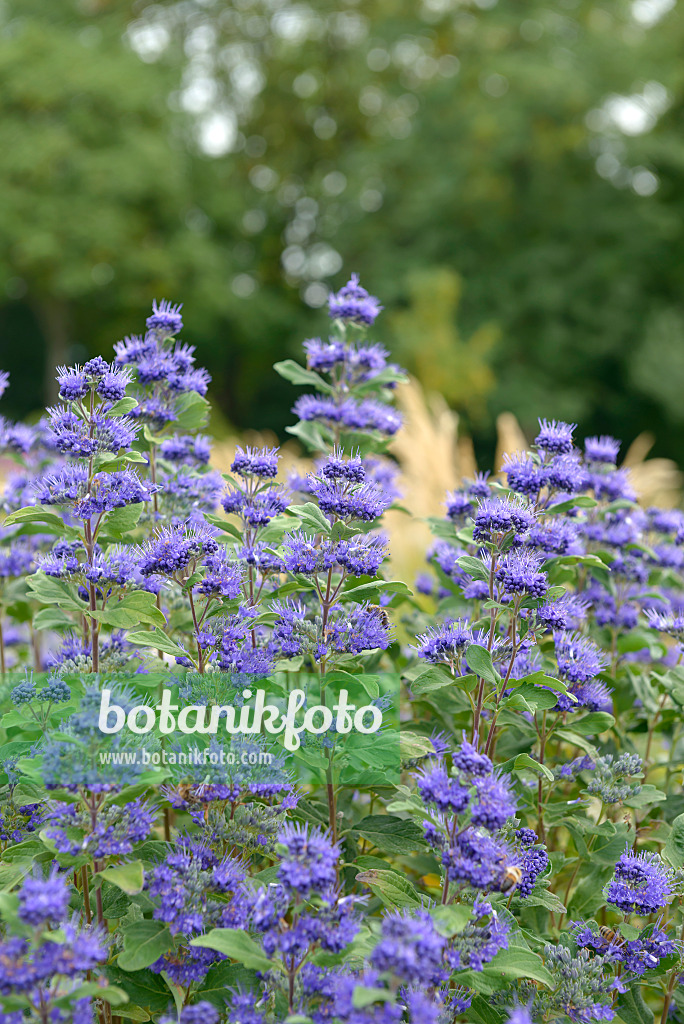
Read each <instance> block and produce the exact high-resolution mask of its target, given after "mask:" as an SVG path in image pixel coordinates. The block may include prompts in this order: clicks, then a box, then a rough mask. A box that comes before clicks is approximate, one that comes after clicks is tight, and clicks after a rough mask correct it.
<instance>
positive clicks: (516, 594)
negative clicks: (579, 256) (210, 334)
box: [0, 276, 684, 1024]
mask: <svg viewBox="0 0 684 1024" xmlns="http://www.w3.org/2000/svg"><path fill="white" fill-rule="evenodd" d="M381 310H382V307H381V306H380V304H379V302H378V300H377V299H375V298H374V297H373V296H370V295H369V294H368V293H367V292H366V291H365V290H364V289H363V288H362V287H361V285H360V284H359V281H358V279H357V278H356V277H355V276H353V277H352V279H351V280H350V282H349V283H348V284H347V285H346V286H345V287H344V288H342V289H341V291H340V292H339V293H337V294H336V295H333V296H331V299H330V315H331V319H332V335H331V337H329V338H328V339H327V340H321V339H311V340H309V341H307V342H305V345H304V348H305V353H306V360H305V365H300V364H299V363H297V362H294V361H292V360H287V361H285V362H282V363H279V364H277V366H276V370H277V372H278V373H280V374H281V375H282V376H283V377H284V378H286V379H287V380H289V381H291V382H292V383H293V384H294V385H296V386H298V387H304V388H306V389H308V390H307V391H305V392H304V393H301V394H300V395H299V397H298V398H297V399H296V401H295V403H294V412H295V414H296V416H297V417H298V421H297V423H296V424H295V425H294V426H293V427H291V428H289V429H290V433H292V434H293V435H295V436H296V437H297V438H299V439H300V441H301V442H302V444H303V445H304V446H306V447H307V448H308V449H309V450H310V451H311V452H312V453H313V458H314V464H313V469H312V471H311V472H310V473H308V474H306V475H305V476H292V477H290V479H288V480H284V479H282V475H281V472H280V458H279V453H278V449H275V448H274V449H270V448H266V449H256V448H250V447H247V448H238V450H237V452H236V454H235V458H234V461H233V464H232V470H231V474H230V476H229V477H226V478H224V477H222V476H221V475H220V474H219V473H217V472H216V471H215V470H213V469H211V465H210V462H211V459H210V453H211V441H210V439H209V438H208V437H207V436H205V435H203V434H202V433H201V431H202V429H203V428H204V426H205V423H206V419H207V411H208V403H207V400H206V397H205V395H206V392H207V387H208V384H209V379H208V376H207V374H206V372H205V371H204V370H202V369H201V368H198V367H197V366H196V364H195V356H194V351H193V349H192V347H191V346H188V345H186V344H184V343H182V342H180V341H179V340H178V335H179V333H180V331H181V329H182V326H183V324H182V316H181V310H180V307H177V306H173V305H171V304H169V303H168V302H161V303H159V304H157V303H155V304H154V307H153V312H152V315H151V316H150V317H149V318H148V319H147V324H146V331H145V333H144V335H141V336H135V337H129V338H126V339H124V340H123V341H121V342H119V343H117V344H116V345H115V347H114V359H113V360H112V361H111V362H109V363H108V362H106V361H105V360H104V359H102V358H101V357H97V358H95V359H91V360H89V361H88V362H87V363H86V364H85V365H84V366H82V367H81V366H74V367H60V368H59V369H58V371H57V380H58V382H59V394H60V402H59V404H58V405H56V406H54V407H53V408H51V409H48V410H47V413H46V416H45V418H44V419H43V420H41V421H40V422H39V423H38V424H37V425H33V426H28V425H23V424H12V423H9V422H7V421H6V420H3V421H2V423H1V424H0V427H1V429H0V439H1V441H2V446H3V450H4V453H5V454H6V455H7V457H8V459H11V460H12V463H13V468H12V471H11V472H10V473H9V474H8V476H7V479H6V481H5V484H4V492H3V497H2V503H3V509H4V512H5V520H4V525H3V527H2V536H1V537H0V669H1V672H2V689H1V691H0V692H1V694H2V699H3V708H4V714H3V717H2V720H1V721H0V729H1V730H2V732H1V735H0V766H1V768H2V776H1V779H0V782H1V784H2V793H3V799H2V808H1V812H0V813H1V817H0V918H1V919H2V938H1V940H0V1002H1V1004H2V1007H3V1009H2V1012H1V1013H0V1021H2V1022H4V1024H20V1022H22V1024H23V1022H41V1024H48V1022H50V1024H52V1022H55V1024H59V1022H69V1021H71V1022H73V1024H86V1022H87V1024H94V1022H97V1024H123V1022H124V1021H155V1022H158V1024H170V1022H180V1024H285V1022H289V1024H307V1022H309V1024H325V1022H332V1024H334V1022H340V1024H456V1022H459V1021H461V1022H478V1024H506V1022H508V1024H540V1022H551V1021H559V1022H562V1021H568V1020H570V1021H575V1022H580V1024H588V1022H591V1021H605V1020H615V1021H617V1022H620V1021H622V1024H649V1022H653V1021H654V1019H655V1018H656V1017H657V1019H658V1020H660V1021H661V1022H664V1021H666V1020H669V1019H672V1020H674V1021H677V1020H683V1019H684V990H682V989H681V987H680V979H681V977H682V975H683V974H684V960H683V953H682V951H683V950H684V926H683V923H682V910H681V897H682V894H683V892H684V801H683V799H682V796H681V792H680V788H681V777H682V757H681V753H682V745H683V743H684V737H683V735H682V710H681V709H682V706H683V705H684V666H682V664H681V662H682V653H683V650H684V649H683V647H682V643H683V641H684V577H683V575H682V566H683V564H684V514H682V513H681V512H679V511H678V510H664V509H655V508H651V509H642V508H640V507H639V505H638V504H637V502H636V500H635V495H634V493H633V491H632V489H631V487H630V483H629V477H628V475H627V474H626V472H625V471H624V470H621V469H618V468H617V458H618V451H619V444H618V442H617V441H614V440H613V439H612V438H608V437H594V438H588V439H587V440H586V441H585V442H584V443H583V445H582V444H580V441H579V440H578V439H577V438H576V437H575V428H574V427H573V426H572V425H570V424H567V423H560V422H556V421H552V422H548V421H545V420H542V421H541V422H540V428H539V433H538V435H537V437H536V439H535V442H534V445H533V446H532V450H531V451H528V452H521V453H517V454H515V455H508V456H506V459H505V462H504V465H503V467H501V468H500V472H499V474H498V475H496V476H493V477H490V476H489V474H486V473H485V474H480V475H478V477H477V478H476V479H475V480H472V481H466V482H465V483H464V486H463V487H462V489H460V490H458V491H457V492H455V493H451V494H448V495H446V498H445V515H444V516H443V517H441V518H438V519H435V520H434V521H433V522H432V523H431V525H432V529H433V532H434V535H435V541H434V544H433V545H432V547H431V548H430V550H429V551H428V552H427V553H426V558H427V563H428V572H426V573H423V574H421V576H420V577H419V579H418V581H417V582H416V583H415V584H414V585H413V587H410V586H408V585H407V583H406V582H405V581H398V580H393V579H391V577H390V575H389V572H388V558H389V556H390V555H391V552H389V551H388V542H387V539H386V537H385V536H384V535H383V532H382V519H383V516H384V514H385V513H386V512H387V511H388V510H389V509H391V508H392V507H395V506H396V505H397V502H398V500H399V499H400V486H399V485H398V484H397V481H396V477H397V466H396V464H395V463H394V462H393V461H392V458H391V456H390V455H389V454H388V450H389V446H390V442H391V438H392V437H393V435H394V434H395V433H396V432H397V431H398V430H399V429H400V427H401V418H400V415H399V414H398V412H397V411H396V409H395V408H394V405H393V396H394V391H395V389H396V388H397V387H398V386H401V383H402V381H403V379H404V375H403V372H402V371H401V369H399V368H398V367H397V366H395V365H394V364H393V363H392V362H391V361H390V359H389V355H388V353H387V352H386V351H385V350H384V348H382V346H380V345H378V344H376V343H373V342H372V341H369V340H368V338H367V335H368V332H369V331H370V330H371V329H372V327H373V324H374V321H375V319H376V317H377V316H378V315H379V314H380V312H381ZM7 383H8V382H7V376H6V375H5V374H0V389H4V387H6V386H7ZM8 464H9V463H8ZM498 468H499V467H497V469H498ZM408 528H410V525H408V521H407V529H408ZM266 690H268V692H269V694H270V695H272V696H273V699H275V700H276V701H280V705H279V706H281V707H283V708H285V706H286V705H287V707H289V706H290V705H289V703H288V702H289V701H291V700H292V699H293V698H295V703H296V705H297V708H298V709H299V710H300V712H301V713H303V714H304V716H305V718H304V721H305V725H306V728H304V727H303V728H304V731H303V733H302V735H301V737H300V738H299V740H298V742H297V743H295V744H288V743H287V742H286V739H285V738H284V736H285V735H286V733H285V734H281V733H280V732H279V731H278V730H275V731H271V733H270V735H267V734H266V733H265V732H262V731H260V730H259V729H257V728H256V726H255V727H254V728H252V727H251V726H250V723H252V724H253V723H254V722H255V721H256V710H255V705H253V703H252V702H253V700H255V699H261V697H263V695H264V693H265V691H266ZM105 695H106V705H105V704H103V700H104V697H105ZM348 699H349V700H353V701H355V703H354V704H353V706H352V705H349V704H346V703H345V701H347V700H348ZM317 701H319V702H320V703H316V702H317ZM349 707H352V710H351V711H350V710H348V708H349ZM357 707H358V708H359V710H358V711H353V708H357ZM103 708H105V711H104V712H103ZM276 710H277V709H276ZM157 712H159V714H157ZM333 712H336V717H333ZM392 714H394V715H395V716H396V717H395V719H394V720H393V719H392V717H391V716H392ZM112 715H113V716H114V718H115V719H116V722H115V724H114V725H112V723H111V721H110V718H111V716H112ZM250 716H253V717H250ZM379 720H382V722H383V723H384V724H383V725H382V726H380V727H378V725H377V721H379ZM398 720H400V721H401V728H400V729H399V728H398V726H397V724H396V723H397V721H398ZM392 721H394V724H390V723H392ZM374 723H375V724H374ZM371 733H372V735H371ZM298 735H299V734H298Z"/></svg>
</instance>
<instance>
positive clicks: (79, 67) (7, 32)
mask: <svg viewBox="0 0 684 1024" xmlns="http://www.w3.org/2000/svg"><path fill="white" fill-rule="evenodd" d="M126 14H127V11H126V5H123V4H113V3H106V2H96V3H91V4H83V5H79V4H74V3H71V2H68V0H50V3H49V4H46V3H38V2H35V0H33V2H32V0H21V3H17V4H15V3H12V2H10V3H6V4H4V5H3V11H2V19H3V25H2V28H3V31H2V33H0V92H1V93H2V96H3V117H2V119H1V120H0V236H1V237H2V242H3V244H2V246H1V247H0V289H2V290H4V291H5V292H6V294H7V295H8V296H9V297H10V298H15V299H23V301H24V302H25V304H27V305H28V306H29V307H30V309H31V310H32V311H33V313H34V315H35V317H36V319H37V321H38V324H39V327H40V329H41V331H42V334H43V337H44V339H45V342H46V352H45V372H46V379H45V382H44V387H45V392H46V395H51V394H53V386H54V367H55V365H57V364H58V363H64V362H65V361H66V360H67V359H68V358H69V357H70V355H72V354H73V351H72V350H73V347H74V344H75V343H76V342H77V341H80V337H85V338H88V341H89V342H90V339H91V338H92V337H94V338H95V340H96V342H98V341H100V342H104V338H103V335H104V334H107V333H108V334H109V337H108V339H107V341H108V342H109V343H111V341H112V337H111V333H110V332H111V331H112V328H113V327H114V326H115V325H117V324H121V325H122V326H123V324H124V323H125V322H126V320H127V319H128V318H127V317H126V315H125V314H126V313H131V311H132V310H135V316H134V317H131V318H130V319H128V323H129V324H135V325H138V324H140V322H141V316H142V315H144V311H145V310H146V309H147V307H148V306H149V303H150V299H151V297H152V296H154V295H156V296H157V297H159V298H161V296H162V294H166V295H174V296H175V294H176V293H178V291H180V290H181V289H182V290H185V289H188V290H190V291H191V292H192V293H193V295H194V296H195V301H196V302H197V301H198V299H199V298H200V297H201V298H203V300H204V301H206V302H207V303H209V304H210V307H212V308H213V309H214V310H217V309H218V310H225V301H224V302H223V303H222V302H221V293H222V292H225V290H226V287H225V280H226V266H225V264H226V259H225V256H226V252H225V249H224V248H222V247H221V246H219V245H217V244H216V242H215V241H214V240H212V238H211V235H210V233H209V232H207V231H204V230H197V229H195V230H193V226H194V223H195V221H198V219H199V218H201V217H202V216H203V215H202V214H201V210H200V209H199V206H198V200H199V197H200V196H201V195H202V185H203V175H202V165H201V162H198V161H197V159H196V158H194V157H193V156H192V154H190V153H189V152H188V150H187V148H186V147H184V146H183V145H182V144H179V143H178V141H176V140H174V137H173V135H172V131H171V127H172V126H171V125H170V123H169V116H168V105H167V97H168V94H169V92H170V91H171V88H172V85H173V82H174V78H173V76H172V75H171V74H169V73H168V72H166V71H163V70H162V69H159V71H158V72H157V73H156V74H155V75H154V76H151V75H150V73H149V69H148V68H146V67H145V66H144V65H143V64H141V62H140V60H139V58H138V57H137V56H136V55H135V54H133V53H131V52H130V50H128V49H127V48H126V47H124V45H123V43H122V34H123V32H124V30H125V28H126ZM7 340H8V339H7V338H5V343H7ZM77 351H78V349H77ZM25 356H26V351H24V357H25ZM35 369H36V368H35V366H34V367H33V370H34V374H35ZM31 401H32V404H33V405H34V406H35V405H36V404H38V403H39V401H40V395H39V394H36V392H35V384H34V392H33V394H32V395H31Z"/></svg>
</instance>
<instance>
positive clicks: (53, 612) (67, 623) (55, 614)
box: [32, 607, 74, 631]
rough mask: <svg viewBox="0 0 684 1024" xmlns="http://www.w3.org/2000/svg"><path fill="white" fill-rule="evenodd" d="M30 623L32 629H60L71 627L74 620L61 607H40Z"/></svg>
mask: <svg viewBox="0 0 684 1024" xmlns="http://www.w3.org/2000/svg"><path fill="white" fill-rule="evenodd" d="M32 625H33V628H34V629H55V630H57V631H61V630H62V629H70V628H71V627H73V625H74V620H73V619H72V618H70V617H69V616H68V615H67V614H66V613H65V612H63V611H62V609H61V608H57V607H54V608H41V609H40V611H39V612H38V613H37V614H36V615H35V616H34V617H33V620H32Z"/></svg>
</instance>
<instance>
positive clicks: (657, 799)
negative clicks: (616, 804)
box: [624, 784, 668, 807]
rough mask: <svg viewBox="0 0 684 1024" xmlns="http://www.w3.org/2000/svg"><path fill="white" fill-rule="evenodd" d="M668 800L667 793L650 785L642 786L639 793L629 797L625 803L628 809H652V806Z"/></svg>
mask: <svg viewBox="0 0 684 1024" xmlns="http://www.w3.org/2000/svg"><path fill="white" fill-rule="evenodd" d="M667 799H668V796H667V793H663V791H662V789H658V787H657V786H651V785H650V784H649V785H647V786H642V787H641V789H640V790H639V792H638V793H635V794H634V795H633V796H628V797H627V799H626V800H625V801H624V803H625V804H626V805H627V807H650V805H651V804H659V803H662V801H663V800H667Z"/></svg>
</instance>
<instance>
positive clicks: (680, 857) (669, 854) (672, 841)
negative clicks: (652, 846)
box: [663, 814, 684, 868]
mask: <svg viewBox="0 0 684 1024" xmlns="http://www.w3.org/2000/svg"><path fill="white" fill-rule="evenodd" d="M663 857H664V858H665V860H666V861H667V862H668V864H671V865H672V867H673V868H682V867H684V814H678V815H677V817H676V818H675V819H674V821H673V822H672V831H671V832H670V834H669V836H668V837H667V840H666V842H665V846H664V847H663Z"/></svg>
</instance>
